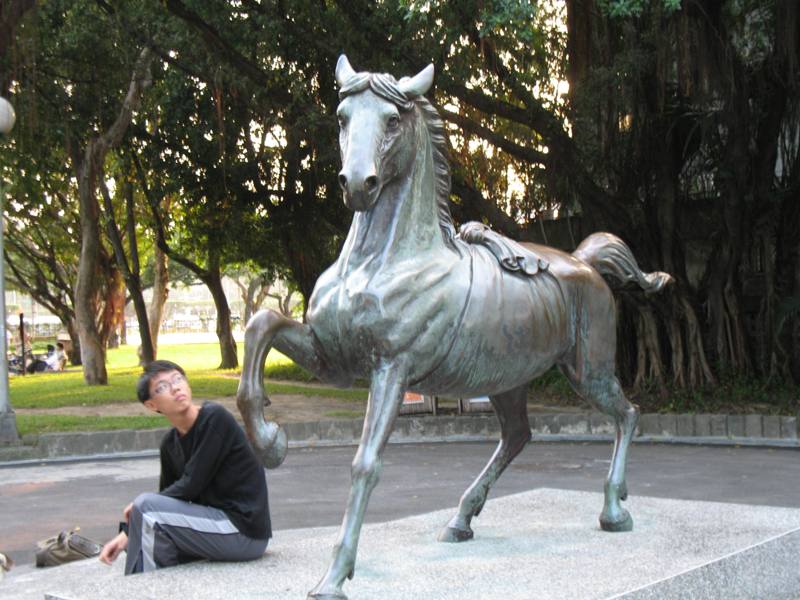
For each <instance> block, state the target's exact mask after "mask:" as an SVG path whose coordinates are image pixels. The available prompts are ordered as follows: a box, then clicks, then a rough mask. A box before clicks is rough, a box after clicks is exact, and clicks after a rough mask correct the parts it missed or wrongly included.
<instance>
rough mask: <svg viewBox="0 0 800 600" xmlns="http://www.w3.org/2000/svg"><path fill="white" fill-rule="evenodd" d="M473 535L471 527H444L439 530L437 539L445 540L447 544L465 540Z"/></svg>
mask: <svg viewBox="0 0 800 600" xmlns="http://www.w3.org/2000/svg"><path fill="white" fill-rule="evenodd" d="M473 537H475V534H474V533H472V529H456V528H455V527H445V528H444V529H442V531H441V532H439V538H438V539H439V541H440V542H447V543H449V544H456V543H458V542H467V541H469V540H471V539H472V538H473Z"/></svg>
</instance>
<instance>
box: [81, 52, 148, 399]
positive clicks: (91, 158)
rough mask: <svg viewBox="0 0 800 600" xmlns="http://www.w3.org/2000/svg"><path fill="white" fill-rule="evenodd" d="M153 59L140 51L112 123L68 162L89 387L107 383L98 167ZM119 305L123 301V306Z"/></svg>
mask: <svg viewBox="0 0 800 600" xmlns="http://www.w3.org/2000/svg"><path fill="white" fill-rule="evenodd" d="M152 59H153V54H152V53H151V51H150V50H149V49H148V48H145V49H144V50H142V52H141V54H140V55H139V58H138V60H137V61H136V65H135V67H134V70H133V73H132V75H131V82H130V85H129V87H128V92H127V94H126V95H125V99H124V100H123V102H122V107H121V108H120V112H119V114H118V115H117V118H116V120H115V121H114V123H112V125H111V126H110V127H109V128H108V129H107V130H106V131H105V132H104V133H103V134H102V135H100V136H97V137H93V138H92V139H91V140H90V141H89V142H88V143H87V145H86V148H85V151H84V153H83V155H82V156H81V155H80V153H76V154H77V156H74V157H73V162H74V164H75V168H76V171H77V176H78V198H79V205H80V223H81V254H80V263H79V265H78V279H77V282H76V284H75V320H76V323H77V329H78V336H79V337H80V342H81V362H82V363H83V378H84V380H85V381H86V383H87V384H88V385H105V384H107V383H108V373H107V371H106V364H105V363H106V348H105V344H104V341H105V340H103V339H102V337H101V332H100V331H99V329H98V325H97V317H98V314H99V311H98V307H99V302H100V299H99V292H100V285H101V284H102V283H104V282H103V280H102V279H101V277H100V276H101V270H100V260H101V244H100V205H99V203H98V202H97V183H98V181H97V177H98V174H100V173H102V167H103V162H104V160H105V157H106V155H107V154H108V152H109V150H111V149H112V148H115V147H116V146H118V145H119V143H120V142H121V141H122V137H123V136H124V135H125V132H126V131H127V129H128V126H129V125H130V122H131V119H132V118H133V111H134V110H136V108H137V107H138V105H139V102H140V100H141V95H142V91H143V90H144V89H145V88H146V87H148V86H149V85H150V82H151V80H150V73H149V70H150V63H151V62H152ZM105 283H107V284H108V285H109V286H113V285H115V284H114V283H113V282H111V281H107V282H105ZM114 293H116V290H115V289H110V290H109V294H108V298H109V299H110V298H112V297H113V294H114ZM124 304H125V302H124V299H123V302H122V305H123V306H124ZM103 314H104V317H111V318H113V316H114V315H112V314H109V311H108V307H106V310H105V311H103ZM108 325H109V322H108V321H106V322H105V323H104V326H106V329H105V331H104V333H105V334H106V335H108V334H109V333H110V331H109V330H108V328H107V326H108Z"/></svg>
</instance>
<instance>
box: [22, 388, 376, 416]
mask: <svg viewBox="0 0 800 600" xmlns="http://www.w3.org/2000/svg"><path fill="white" fill-rule="evenodd" d="M196 400H197V401H198V402H203V401H204V400H206V399H200V398H198V399H196ZM211 400H213V402H217V403H218V404H222V405H223V406H225V407H226V408H227V409H228V410H230V411H231V412H232V413H233V414H234V415H238V414H239V411H238V409H237V408H236V399H235V398H233V397H229V398H213V399H211ZM270 400H271V401H272V404H271V405H270V406H268V407H267V408H266V410H265V414H266V415H267V417H268V418H269V419H271V420H275V421H278V422H280V423H290V422H303V421H318V420H320V419H330V418H336V417H356V416H359V415H362V414H364V403H363V402H357V401H348V400H341V399H339V398H326V397H324V396H305V395H301V394H273V395H272V396H270ZM14 410H15V412H16V413H17V414H19V415H37V414H39V415H42V414H48V415H53V414H57V415H76V416H84V417H136V416H145V415H152V414H153V413H151V412H150V411H148V410H147V409H146V408H145V407H144V406H143V405H142V404H140V403H139V402H135V401H134V402H120V403H115V404H101V405H97V406H64V407H61V408H46V409H40V408H17V409H14Z"/></svg>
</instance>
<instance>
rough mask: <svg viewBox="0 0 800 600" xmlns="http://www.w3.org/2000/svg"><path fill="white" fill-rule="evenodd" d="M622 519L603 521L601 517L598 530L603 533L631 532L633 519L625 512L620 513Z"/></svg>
mask: <svg viewBox="0 0 800 600" xmlns="http://www.w3.org/2000/svg"><path fill="white" fill-rule="evenodd" d="M622 513H623V514H622V519H617V520H614V521H611V520H609V519H604V518H603V517H602V516H601V517H600V529H602V530H603V531H610V532H612V533H617V532H620V531H632V530H633V517H631V515H630V513H629V512H628V511H627V510H624V509H623V511H622Z"/></svg>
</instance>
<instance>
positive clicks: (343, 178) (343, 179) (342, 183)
mask: <svg viewBox="0 0 800 600" xmlns="http://www.w3.org/2000/svg"><path fill="white" fill-rule="evenodd" d="M339 185H340V186H342V189H343V190H347V176H346V175H345V174H344V173H339Z"/></svg>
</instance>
